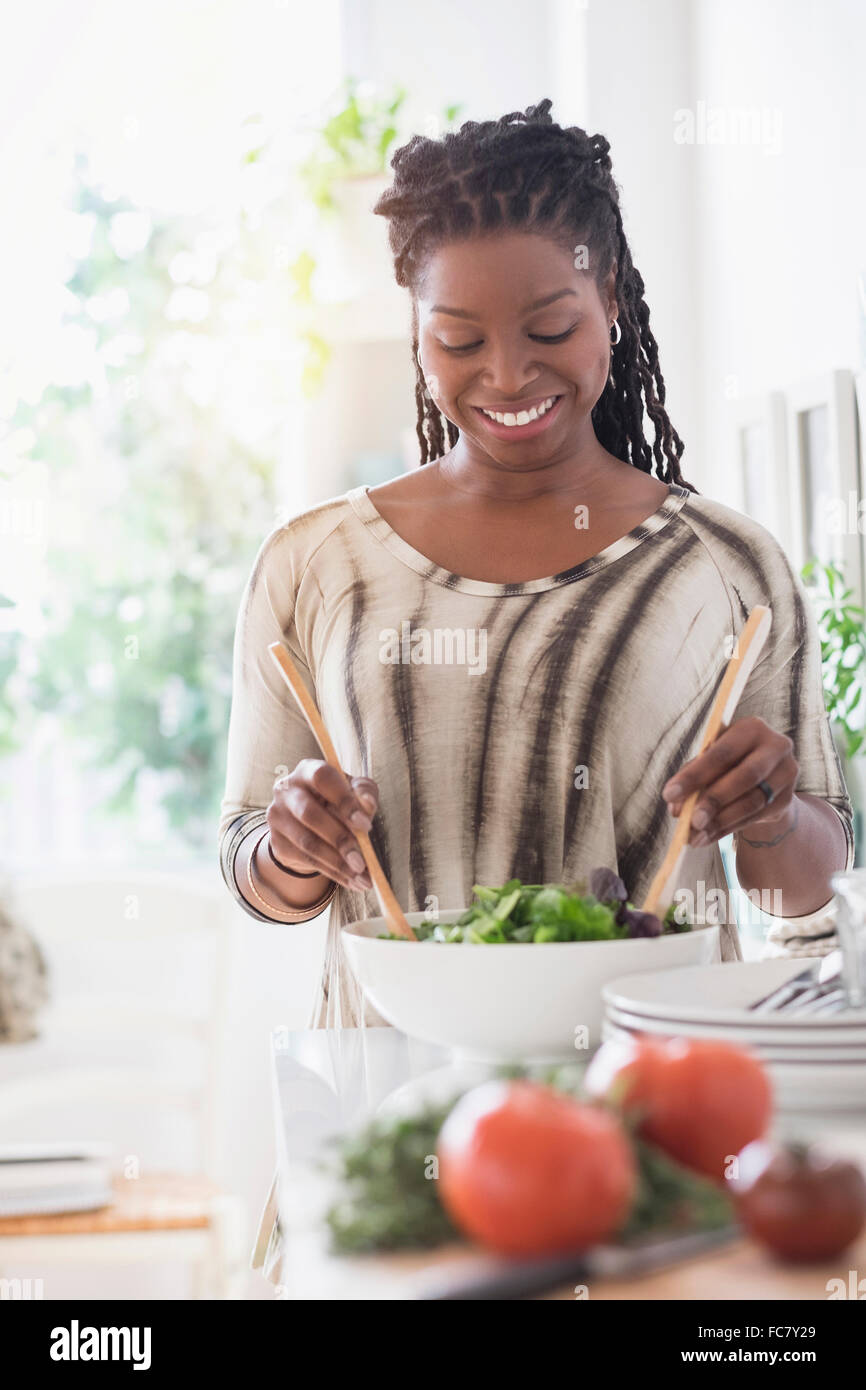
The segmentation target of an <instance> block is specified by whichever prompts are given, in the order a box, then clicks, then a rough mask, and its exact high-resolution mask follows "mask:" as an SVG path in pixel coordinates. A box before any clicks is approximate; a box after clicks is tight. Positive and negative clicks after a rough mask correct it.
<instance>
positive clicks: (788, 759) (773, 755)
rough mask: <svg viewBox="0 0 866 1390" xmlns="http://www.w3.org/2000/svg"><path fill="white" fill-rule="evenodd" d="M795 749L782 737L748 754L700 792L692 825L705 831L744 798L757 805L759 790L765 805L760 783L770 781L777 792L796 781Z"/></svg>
mask: <svg viewBox="0 0 866 1390" xmlns="http://www.w3.org/2000/svg"><path fill="white" fill-rule="evenodd" d="M792 747H793V744H792V743H791V740H790V739H785V740H784V741H783V739H782V735H781V734H779V735H776V736H775V738H774V740H773V742H771V743H763V744H761V745H760V746H759V747H758V748H757V749H755V750H754V752H752V753H749V754H748V755H747V756H746V757H745V758H744V759H743V761H742V762H741V763H738V764H737V766H736V767H735V768H732V769H731V771H730V772H728V773H726V774H725V775H724V776H723V777H720V778H719V779H718V780H717V781H716V782H714V783H713V784H712V786H711V787H707V788H706V789H705V790H704V791H702V792H701V794H700V796H699V797H698V800H697V802H696V804H695V809H694V812H693V813H692V825H694V826H695V827H696V828H697V829H698V830H703V829H706V827H707V826H708V825H710V824H711V822H713V821H714V820H717V819H718V817H719V815H720V813H722V812H724V811H726V810H727V808H728V807H730V806H732V805H733V804H734V803H735V802H738V801H742V800H743V799H744V798H747V799H750V801H751V802H752V804H754V794H755V792H756V791H757V794H758V796H759V797H760V798H761V802H763V804H764V805H765V806H766V805H767V801H766V798H765V797H764V795H763V793H762V792H761V789H760V787H759V786H758V783H759V782H769V783H770V785H771V786H772V787H773V788H774V790H775V789H776V788H778V789H779V790H780V791H781V790H782V789H783V788H784V786H785V785H786V781H787V780H793V778H794V777H795V776H796V773H797V771H798V770H799V768H798V765H797V763H796V760H795V759H794V758H793V757H792V756H791V748H792ZM758 804H759V805H760V803H758Z"/></svg>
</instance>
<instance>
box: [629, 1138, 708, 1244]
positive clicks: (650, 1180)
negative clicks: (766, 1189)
mask: <svg viewBox="0 0 866 1390" xmlns="http://www.w3.org/2000/svg"><path fill="white" fill-rule="evenodd" d="M631 1139H632V1145H633V1146H634V1151H635V1157H636V1158H637V1161H638V1190H637V1195H636V1197H635V1200H634V1204H633V1206H632V1209H631V1212H630V1214H629V1218H628V1221H627V1222H626V1224H625V1226H624V1227H623V1229H622V1230H621V1231H620V1233H619V1239H620V1240H622V1241H630V1240H636V1239H638V1238H639V1237H646V1236H650V1235H656V1234H658V1233H659V1232H660V1231H664V1233H665V1234H668V1233H669V1234H670V1235H672V1236H673V1235H680V1234H685V1233H686V1232H690V1231H715V1230H719V1229H720V1228H721V1227H723V1226H729V1225H730V1224H731V1223H732V1222H733V1220H734V1216H733V1206H732V1203H731V1199H730V1197H729V1196H728V1194H727V1192H726V1191H725V1189H724V1188H722V1187H720V1186H719V1184H718V1183H714V1182H711V1181H710V1179H709V1178H706V1177H703V1176H702V1175H701V1174H700V1173H694V1172H692V1171H691V1170H690V1169H688V1168H684V1167H683V1166H682V1164H680V1163H677V1162H676V1161H675V1160H674V1159H672V1158H670V1157H669V1156H668V1155H667V1154H665V1153H663V1152H662V1151H661V1149H658V1148H656V1146H655V1145H654V1144H648V1143H647V1142H646V1140H644V1139H641V1138H639V1137H638V1136H637V1135H636V1134H633V1135H632V1136H631Z"/></svg>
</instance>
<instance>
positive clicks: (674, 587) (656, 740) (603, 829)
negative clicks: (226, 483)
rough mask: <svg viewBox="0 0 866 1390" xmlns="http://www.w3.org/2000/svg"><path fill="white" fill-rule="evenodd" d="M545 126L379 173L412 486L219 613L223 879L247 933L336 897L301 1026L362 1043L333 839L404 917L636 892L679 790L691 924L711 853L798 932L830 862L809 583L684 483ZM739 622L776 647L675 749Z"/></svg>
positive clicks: (734, 945)
mask: <svg viewBox="0 0 866 1390" xmlns="http://www.w3.org/2000/svg"><path fill="white" fill-rule="evenodd" d="M550 106H551V103H550V101H546V100H545V101H542V102H541V103H540V104H539V105H538V106H537V107H530V108H529V109H528V110H527V111H526V112H523V113H522V112H515V113H511V114H509V115H507V116H503V117H502V118H501V119H500V120H498V121H489V122H484V123H482V124H476V123H474V122H467V123H466V124H464V125H463V126H462V127H461V128H460V130H459V131H457V132H456V133H450V134H447V135H445V136H444V137H443V138H442V139H441V140H432V139H425V138H422V137H420V136H415V137H413V138H412V139H411V140H410V141H409V143H408V144H407V145H405V146H403V147H402V148H401V149H399V150H397V152H396V153H395V155H394V157H393V160H392V168H393V170H394V182H393V184H392V186H391V187H390V188H389V189H388V190H387V191H386V192H385V193H384V194H383V196H382V197H381V198H380V200H379V202H378V203H377V204H376V207H375V208H374V211H375V212H376V213H378V214H380V215H382V216H384V217H386V218H387V219H388V221H389V232H390V243H391V247H392V250H393V253H394V258H395V272H396V277H397V281H398V283H399V284H401V285H403V286H405V287H406V288H407V289H408V290H409V292H410V295H411V300H412V327H413V342H412V351H413V354H414V355H415V359H416V366H417V385H416V399H417V405H418V440H419V444H420V451H421V463H422V464H423V465H424V466H423V467H421V468H419V469H417V470H415V471H413V472H411V473H409V474H407V475H404V476H401V477H398V478H395V479H393V480H392V481H390V482H388V483H384V484H382V485H381V486H378V487H374V488H371V489H368V488H366V487H357V488H355V489H353V490H352V491H351V492H348V493H347V494H345V495H344V496H340V497H337V498H334V499H331V500H330V501H327V502H325V503H323V504H321V505H320V506H318V507H315V508H313V509H312V510H310V511H307V512H304V513H303V514H302V515H300V516H297V517H295V518H294V519H293V520H291V521H290V522H288V523H287V524H286V525H282V526H280V527H279V528H277V529H275V530H274V531H273V532H272V533H271V534H270V535H269V536H268V537H267V539H266V540H265V541H264V543H263V545H262V547H261V549H260V551H259V554H258V556H257V558H256V561H255V564H254V566H253V570H252V574H251V576H250V579H249V582H248V585H247V588H246V591H245V594H244V597H243V601H242V604H241V610H240V615H239V619H238V628H237V638H236V647H235V668H234V699H233V706H232V716H231V728H230V733H229V747H228V772H227V780H226V793H225V799H224V802H223V814H222V820H221V825H220V845H221V863H222V870H223V874H224V876H225V879H226V882H227V884H228V886H229V887H230V889H231V890H232V891H233V892H234V894H235V895H236V897H237V898H238V900H239V901H240V902H241V903H242V904H243V906H244V907H245V908H246V909H247V911H249V912H250V914H251V915H252V916H254V917H258V918H260V919H261V920H264V921H284V922H293V921H303V920H307V919H309V918H311V917H314V916H316V915H317V914H318V913H320V912H321V911H322V910H323V909H324V908H325V907H326V906H327V905H328V904H329V903H330V905H331V916H330V925H329V937H328V950H327V957H326V965H325V975H324V980H323V983H322V992H321V997H320V999H319V1000H318V1001H317V1004H316V1008H315V1011H314V1016H313V1022H314V1023H315V1024H316V1025H318V1026H324V1025H327V1026H340V1025H349V1026H352V1025H355V1024H358V1023H360V1022H363V1021H366V1022H374V1023H378V1022H381V1020H380V1019H379V1018H378V1016H377V1015H376V1013H375V1012H374V1011H373V1010H372V1009H371V1007H370V1006H369V1005H367V1006H366V1008H365V1005H364V1003H363V1001H362V999H361V998H359V996H358V993H357V991H356V989H355V988H354V986H353V983H352V980H351V977H350V976H349V974H348V972H347V970H346V968H345V965H344V963H343V960H342V957H341V953H340V945H339V931H340V926H341V924H342V923H344V922H346V921H350V920H353V919H357V918H360V917H364V916H365V915H371V914H373V913H374V912H375V911H376V906H375V898H374V896H373V895H372V893H371V884H370V880H369V878H368V876H367V873H366V870H365V868H364V865H363V861H362V860H361V858H360V855H359V851H358V845H357V841H356V839H355V833H354V832H355V830H356V829H369V832H370V836H371V839H372V841H373V845H374V847H375V849H376V852H377V854H378V855H379V858H380V860H381V862H382V865H383V868H384V870H385V873H386V874H387V876H388V878H389V880H390V882H391V884H392V885H393V888H394V891H395V893H396V895H397V898H398V900H399V902H400V904H401V906H402V907H403V908H404V910H406V911H411V910H416V909H430V908H432V907H435V906H437V905H438V906H439V907H442V908H449V907H462V906H464V905H465V904H467V903H468V902H469V900H470V898H471V895H472V885H473V884H474V883H478V882H482V883H488V884H500V883H503V882H505V881H506V880H507V879H509V878H511V877H517V878H520V879H522V880H524V881H525V882H531V883H538V882H545V881H560V882H561V881H569V880H573V879H575V878H578V877H580V876H582V875H584V874H586V873H588V871H589V870H590V869H591V868H593V867H595V866H598V865H606V866H609V867H610V868H612V869H615V870H616V871H617V872H618V873H619V874H620V876H621V877H622V878H623V879H624V881H625V883H626V885H627V887H628V890H629V894H630V896H631V898H632V899H633V900H634V901H636V902H640V901H641V899H642V898H643V896H644V894H645V893H646V891H647V890H648V888H649V886H650V883H651V882H652V879H653V876H654V874H655V872H656V870H657V869H658V867H659V864H660V862H661V860H662V858H663V856H664V853H665V851H666V849H667V847H668V844H669V842H670V837H671V833H672V829H673V822H672V815H677V814H678V812H679V809H680V808H681V806H682V803H683V800H684V798H685V797H686V796H687V795H688V793H689V792H690V791H691V790H692V789H693V788H694V787H700V788H701V789H702V792H701V796H700V799H699V803H698V807H697V810H696V813H695V815H694V817H693V821H692V825H693V829H692V832H691V836H690V842H689V843H690V848H689V850H688V851H687V853H686V855H685V858H684V862H683V870H682V876H681V886H682V888H683V889H687V890H690V891H692V892H694V893H695V895H696V899H695V900H696V902H698V903H700V902H702V901H707V900H708V901H710V902H712V901H713V898H712V897H710V896H709V895H710V894H711V893H712V892H713V890H715V892H716V894H717V896H716V899H715V901H716V902H717V903H718V902H719V901H723V900H724V901H727V898H726V896H725V897H724V899H722V897H721V896H720V895H723V894H725V889H726V881H725V875H724V868H723V863H722V858H721V854H720V850H719V840H720V838H722V837H723V836H725V835H726V834H728V833H729V832H730V831H731V830H735V831H736V850H737V873H738V877H739V879H740V882H741V884H742V886H743V887H744V888H746V889H758V890H765V891H766V892H768V893H769V894H775V897H772V896H771V897H769V898H767V899H765V901H767V902H769V903H770V904H771V910H772V911H774V912H776V913H777V914H780V913H781V914H783V915H784V916H785V918H786V919H790V918H792V917H794V918H803V919H804V921H805V922H806V923H808V922H809V921H810V920H812V918H813V915H814V914H815V912H816V910H818V909H820V908H821V907H822V906H823V905H825V904H826V903H827V900H828V898H829V897H830V896H831V890H830V888H829V876H830V874H832V873H833V872H834V871H835V870H837V869H842V868H844V867H846V865H847V866H850V865H851V864H852V863H853V831H852V808H851V803H850V801H849V798H848V794H847V790H846V787H845V783H844V780H843V777H842V773H841V769H840V764H839V760H838V757H837V754H836V749H835V745H834V743H833V739H832V735H831V731H830V725H829V720H828V717H827V713H826V710H825V707H824V700H823V692H822V678H821V651H820V642H819V638H818V632H817V628H816V623H815V619H814V616H813V614H812V612H811V609H810V607H809V604H808V600H807V597H806V594H805V590H804V588H803V586H802V584H801V581H800V579H799V577H798V576H797V575H796V573H795V572H794V570H793V569H792V567H791V565H790V563H789V561H788V559H787V557H786V555H785V553H784V551H783V550H782V549H781V547H780V546H779V544H778V543H777V541H776V540H775V539H774V538H773V537H772V536H771V535H770V533H769V532H768V531H766V530H765V529H764V528H763V526H762V525H761V524H760V522H758V521H755V520H753V519H751V518H748V517H745V516H742V515H740V514H739V513H738V512H735V511H733V510H732V509H731V508H729V507H726V506H723V505H722V504H720V503H718V502H714V501H712V500H711V499H709V498H706V497H702V496H700V495H699V494H698V492H697V490H696V488H694V487H693V485H692V484H691V483H689V482H687V481H686V480H685V479H684V478H683V477H682V475H681V473H680V466H679V460H680V457H681V455H682V451H683V444H682V441H681V439H680V437H679V436H678V434H677V432H676V430H675V429H674V428H673V425H672V424H671V422H670V420H669V418H668V415H667V412H666V410H665V386H664V379H663V377H662V374H661V370H660V366H659V356H658V348H657V345H656V341H655V338H654V337H653V334H652V332H651V329H650V324H649V310H648V307H647V304H646V301H645V299H644V284H643V280H642V278H641V276H640V274H639V272H638V270H637V269H636V267H635V266H634V264H633V262H632V258H631V253H630V251H629V247H628V243H627V241H626V238H625V234H624V231H623V224H622V217H621V213H620V207H619V199H618V192H617V188H616V185H615V183H614V180H613V176H612V172H611V161H610V157H609V154H608V149H609V146H608V142H607V141H606V140H605V139H604V137H602V136H600V135H594V136H589V135H587V134H586V133H585V132H584V131H583V130H580V129H578V128H570V129H563V128H561V127H560V126H558V125H556V124H555V123H554V122H553V120H552V118H551V116H550ZM645 417H646V419H647V420H648V423H649V425H650V426H651V428H652V432H653V438H652V440H651V441H650V440H648V439H647V437H646V436H645V433H644V418H645ZM756 603H763V604H768V605H769V606H770V607H771V608H772V610H773V622H772V628H771V631H770V635H769V638H768V641H767V644H766V646H765V648H764V650H763V652H762V655H761V657H760V659H759V662H758V665H757V667H756V669H755V671H754V672H753V674H752V676H751V678H750V680H749V682H748V685H747V687H746V690H745V692H744V694H743V696H742V698H741V700H740V704H739V707H738V710H737V715H736V717H735V720H734V723H733V724H732V726H731V727H730V729H728V730H726V731H724V732H723V733H722V735H721V736H720V737H719V738H718V739H717V741H716V743H715V744H714V745H713V747H712V749H711V750H709V751H708V752H707V753H705V754H704V755H703V756H701V757H697V756H696V748H697V744H698V741H699V738H700V735H701V732H702V730H703V728H704V725H705V722H706V719H707V716H708V713H709V709H710V706H711V704H712V701H713V698H714V696H715V694H716V691H717V689H718V685H719V680H720V677H721V674H722V672H723V670H724V667H725V664H726V662H727V660H728V658H729V656H730V655H731V652H732V649H733V643H734V642H735V640H736V636H737V634H738V633H739V632H740V631H741V630H742V627H743V625H744V623H745V620H746V617H747V615H748V613H749V611H750V610H751V609H752V608H753V607H754V605H755V604H756ZM273 641H282V642H285V644H286V645H287V647H288V649H289V651H290V653H291V656H292V659H293V660H294V662H295V663H296V665H297V666H298V667H299V669H300V670H301V672H302V673H303V675H304V678H305V680H306V682H307V684H308V687H309V689H310V690H311V692H312V693H313V694H314V696H315V699H316V701H317V703H318V706H319V708H320V710H321V712H322V715H323V717H324V720H325V723H326V725H327V726H328V728H329V729H330V731H331V734H332V736H333V737H334V740H335V743H336V746H337V751H338V754H339V757H340V760H341V763H342V766H343V767H344V768H345V769H347V771H348V772H349V773H351V774H352V776H351V779H350V783H345V782H343V781H342V779H341V778H340V776H339V775H338V774H337V773H335V772H334V771H333V770H332V769H330V768H328V767H327V765H326V764H324V763H323V762H322V761H321V756H320V753H319V750H318V748H317V747H316V745H315V742H314V741H313V739H312V738H311V736H310V734H309V733H308V731H307V729H306V726H305V725H304V723H303V721H302V719H301V717H300V715H299V713H298V712H297V710H296V708H295V706H294V702H293V700H292V699H291V696H290V695H289V694H288V692H287V690H286V689H285V686H284V685H283V684H282V681H281V679H280V676H279V674H278V672H277V671H276V668H275V667H274V665H273V662H272V659H271V657H270V656H269V654H268V644H269V643H270V642H273ZM702 890H703V894H704V897H703V898H702V897H701V891H702ZM720 916H721V918H722V930H721V938H722V954H723V957H724V958H725V959H736V958H738V957H739V956H740V949H739V943H738V938H737V928H736V923H735V921H734V920H733V917H732V913H731V912H730V910H729V909H727V910H722V912H721V914H720ZM712 920H716V919H712Z"/></svg>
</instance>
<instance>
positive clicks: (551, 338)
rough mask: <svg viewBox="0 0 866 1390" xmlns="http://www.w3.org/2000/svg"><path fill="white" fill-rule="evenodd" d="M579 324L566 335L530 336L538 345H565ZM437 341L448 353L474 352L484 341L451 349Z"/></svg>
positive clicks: (538, 334)
mask: <svg viewBox="0 0 866 1390" xmlns="http://www.w3.org/2000/svg"><path fill="white" fill-rule="evenodd" d="M579 323H580V320H578V322H577V323H573V324H572V325H571V327H570V328H566V330H565V332H564V333H555V334H552V335H548V334H542V333H530V335H529V336H530V338H533V339H534V340H535V342H536V343H547V344H553V343H564V342H565V340H566V338H570V337H571V335H572V333H573V332H574V330H575V329H576V328H577V327H579ZM437 341H438V342H439V346H440V347H441V348H444V349H445V351H446V352H472V351H473V350H474V349H475V348H477V347H481V343H482V341H483V340H481V341H479V342H477V343H461V344H460V345H459V346H457V347H451V346H450V345H449V344H448V343H443V342H442V341H441V339H440V340H437Z"/></svg>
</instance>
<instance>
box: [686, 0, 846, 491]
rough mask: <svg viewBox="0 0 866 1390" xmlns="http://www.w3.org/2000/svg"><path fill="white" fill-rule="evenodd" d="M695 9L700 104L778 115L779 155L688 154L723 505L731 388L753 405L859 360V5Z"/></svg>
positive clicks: (710, 0)
mask: <svg viewBox="0 0 866 1390" xmlns="http://www.w3.org/2000/svg"><path fill="white" fill-rule="evenodd" d="M695 10H696V23H695V82H694V91H695V93H696V96H698V97H702V98H703V99H704V100H705V101H706V102H708V103H710V104H715V105H720V106H746V107H758V108H771V109H778V110H779V111H780V112H781V117H782V127H781V129H782V140H781V150H780V153H779V154H764V152H763V150H762V149H761V148H754V147H745V146H739V147H738V146H736V145H733V144H729V145H716V146H710V145H706V146H704V147H702V148H700V149H697V150H696V151H695V153H696V154H697V155H698V158H697V159H696V173H697V188H696V194H697V211H698V224H697V257H698V283H699V286H700V313H699V320H700V323H701V341H700V344H699V362H700V388H701V401H702V407H703V411H704V414H705V427H706V448H707V458H708V462H709V465H710V468H711V477H712V488H711V490H712V492H713V494H714V495H715V496H717V497H719V498H721V499H722V500H728V498H727V496H726V494H727V492H728V491H729V488H730V482H729V479H730V475H731V459H730V457H729V455H728V449H727V445H726V441H725V432H724V415H725V391H726V379H727V378H731V377H732V378H733V379H734V382H733V384H734V386H735V389H736V390H737V391H738V393H739V395H741V396H743V397H748V396H751V395H753V394H756V393H759V392H762V391H765V390H769V389H772V388H784V387H785V386H786V385H788V384H789V383H790V382H792V381H795V380H797V379H798V378H800V377H804V376H809V375H812V374H814V373H817V372H822V371H826V370H828V369H830V368H833V367H849V368H856V367H857V366H858V364H859V362H860V348H859V332H860V330H859V326H858V290H857V277H858V273H859V272H862V271H866V99H864V87H863V61H864V53H866V6H864V5H863V4H861V3H858V0H826V3H823V4H821V5H816V4H814V3H812V0H762V3H759V4H755V3H754V0H752V3H750V2H749V0H725V3H720V0H698V3H697V4H696V5H695ZM864 365H866V364H864Z"/></svg>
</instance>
